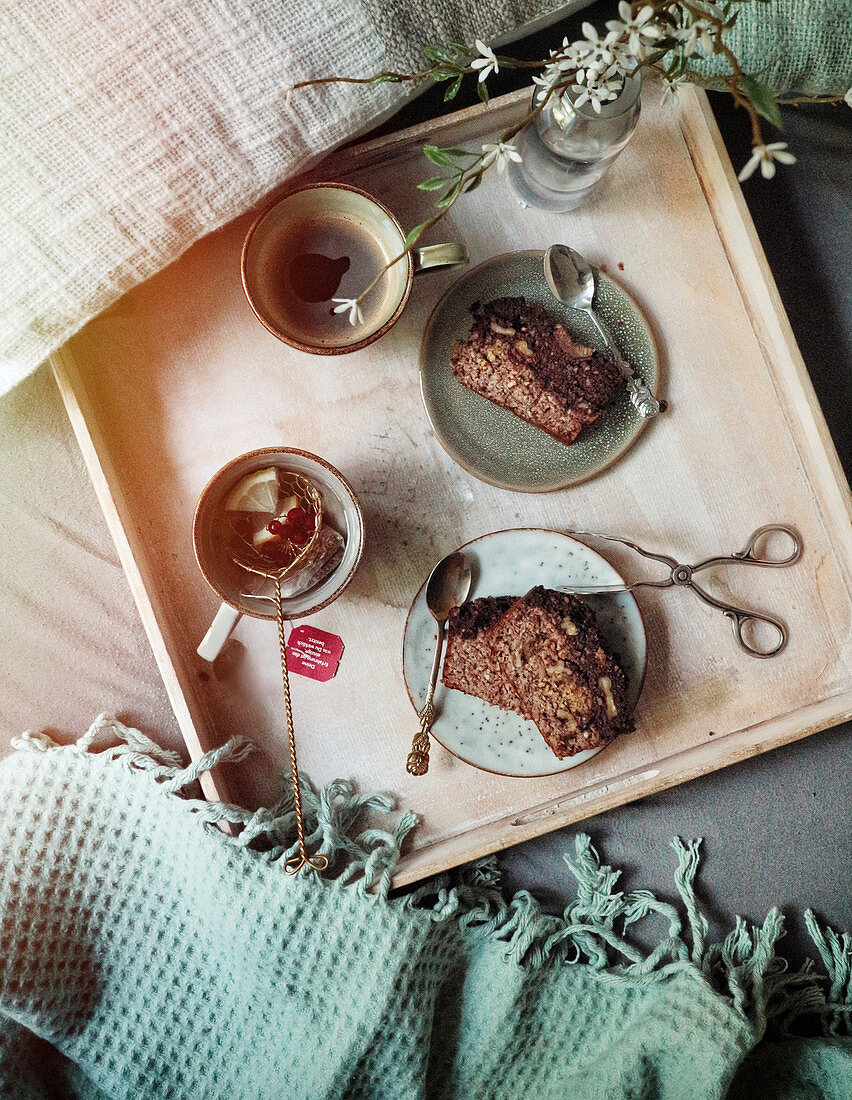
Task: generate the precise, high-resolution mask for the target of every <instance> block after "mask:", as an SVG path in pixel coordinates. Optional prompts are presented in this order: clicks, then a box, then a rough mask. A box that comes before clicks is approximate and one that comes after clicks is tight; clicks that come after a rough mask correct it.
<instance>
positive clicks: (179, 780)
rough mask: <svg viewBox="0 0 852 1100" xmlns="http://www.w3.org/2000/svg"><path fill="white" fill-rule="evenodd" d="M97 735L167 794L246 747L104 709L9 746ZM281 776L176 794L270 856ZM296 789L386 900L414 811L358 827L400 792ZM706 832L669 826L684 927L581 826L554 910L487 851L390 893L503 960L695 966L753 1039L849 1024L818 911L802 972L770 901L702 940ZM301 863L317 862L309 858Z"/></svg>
mask: <svg viewBox="0 0 852 1100" xmlns="http://www.w3.org/2000/svg"><path fill="white" fill-rule="evenodd" d="M102 735H106V736H109V737H111V738H114V739H116V740H117V742H118V743H117V744H115V745H111V746H110V747H108V748H105V749H102V750H100V751H98V752H97V753H95V754H94V755H95V756H96V757H98V758H100V759H103V760H105V761H116V762H119V763H121V764H123V765H125V766H126V767H128V768H131V769H133V770H135V771H140V772H145V773H147V774H148V776H149V777H150V778H151V779H152V780H153V781H154V782H156V783H157V785H158V786H159V787H160V788H161V789H162V790H163V791H165V792H169V793H174V794H178V793H179V792H181V791H182V790H184V788H186V787H188V786H189V785H190V784H192V783H193V782H194V781H195V780H196V779H198V777H199V776H200V775H201V774H202V773H203V772H205V771H208V770H210V769H211V768H214V767H215V766H216V765H217V764H221V763H225V762H238V761H240V760H243V759H245V757H246V756H248V755H249V753H251V752H252V751H253V747H254V746H253V744H252V742H251V741H249V740H248V738H245V737H233V738H231V739H230V740H229V741H228V742H227V743H226V744H225V745H223V746H222V747H221V748H218V749H214V750H212V751H211V752H208V753H205V754H204V755H203V756H202V757H201V758H200V759H199V760H197V761H195V762H194V763H193V764H190V765H189V766H188V767H184V766H183V763H182V760H181V758H180V756H179V755H178V754H177V753H174V752H170V751H168V750H165V749H162V748H160V746H158V745H157V744H156V743H155V742H154V741H152V740H151V739H150V738H148V737H146V736H145V734H143V733H141V732H140V731H139V730H136V729H132V728H128V727H127V726H124V725H123V724H122V723H121V722H119V721H118V720H117V719H116V718H115V717H114V716H113V715H111V714H101V715H100V716H99V717H98V718H97V719H96V720H95V721H94V723H93V724H92V726H91V727H90V729H89V730H88V731H87V732H86V733H85V734H84V735H83V736H82V737H81V738H80V739H79V740H78V741H77V742H75V743H74V744H71V745H58V744H57V743H56V742H55V741H53V740H52V739H51V738H50V737H48V736H47V735H46V734H41V733H38V734H33V733H25V734H23V735H22V736H21V737H20V738H17V739H16V740H15V741H13V743H12V744H13V747H14V748H16V749H18V750H24V751H32V752H75V753H91V752H93V745H94V742H95V740H96V739H97V738H99V737H100V736H102ZM283 787H284V793H283V794H282V797H281V799H280V800H279V801H278V802H277V803H276V804H275V805H274V806H270V807H262V808H260V809H257V810H254V811H250V810H245V809H243V808H242V807H241V806H236V805H229V804H226V803H210V802H206V801H203V800H199V799H189V798H185V799H183V800H182V803H183V805H185V807H186V808H187V810H188V811H189V812H190V813H192V814H193V815H194V817H195V818H196V819H197V820H198V821H199V822H202V823H204V824H216V823H218V822H222V821H227V822H229V823H231V824H232V825H234V826H237V827H238V828H239V832H238V833H237V835H234V836H226V835H225V834H221V838H222V842H223V843H227V844H234V845H237V846H240V847H248V846H249V845H252V846H253V848H254V849H257V848H258V847H259V846H260V845H261V843H262V848H261V851H259V852H257V854H258V855H262V856H263V858H265V859H268V860H270V861H276V860H279V859H282V858H283V859H286V858H287V857H288V856H290V855H292V854H293V853H295V851H296V849H297V845H296V842H295V837H296V819H295V812H294V808H293V794H292V790H290V789H289V788H288V786H287V784H283ZM302 800H303V806H304V811H305V818H306V833H307V834H308V844H309V847H310V848H311V850H312V851H315V852H321V853H322V854H323V855H325V856H327V857H328V859H329V864H330V866H331V868H332V872H333V873H335V874H336V877H335V878H334V879H333V881H330V882H329V883H328V885H333V886H346V885H350V884H351V885H352V887H353V888H354V889H357V890H359V891H361V892H363V893H365V894H367V893H369V894H371V895H372V896H374V897H375V898H376V899H377V900H379V899H381V900H385V901H388V900H389V899H388V894H389V891H390V888H391V879H392V876H393V873H394V870H395V868H396V865H397V862H398V860H399V858H400V853H401V848H402V844H403V841H404V840H405V838H406V837H407V836H408V834H409V833H410V832H411V831H412V829H414V827H415V826H416V825H417V822H418V819H417V817H416V815H415V814H413V813H411V812H406V813H404V814H402V816H401V817H400V818H399V820H398V821H397V822H396V824H395V825H394V826H393V828H391V829H380V828H377V827H375V826H374V825H373V826H369V827H367V828H363V829H361V831H358V828H359V825H360V824H361V823H362V819H363V818H364V817H365V816H366V815H368V814H370V815H373V816H374V815H376V814H381V815H385V814H388V813H390V812H391V811H392V810H393V809H394V801H393V799H392V798H390V797H388V796H386V795H379V794H359V793H357V792H356V791H355V789H354V786H353V784H352V783H350V782H348V781H347V780H343V779H335V780H333V781H332V782H330V783H327V784H326V785H325V786H324V787H323V788H322V789H321V790H320V791H319V792H318V793H317V792H316V791H314V789H313V788H312V787H311V785H310V783H309V782H307V781H306V780H303V784H302ZM700 844H701V841H700V840H691V841H688V842H684V841H682V840H681V839H680V838H677V837H676V838H675V839H674V840H673V841H672V847H673V849H674V851H675V853H676V856H677V867H676V869H675V873H674V879H675V884H676V886H677V890H678V893H679V894H680V897H681V900H682V902H683V908H684V910H685V913H686V921H687V924H686V929H684V924H683V919H682V915H681V911H680V909H679V908H678V907H676V906H674V905H671V904H669V903H668V902H664V901H659V900H658V899H657V898H656V897H655V896H654V895H653V894H652V893H650V892H649V891H647V890H634V891H630V892H627V893H625V892H623V891H618V890H616V885H617V883H618V880H619V878H620V877H621V872H620V871H618V870H614V869H613V868H611V867H608V866H606V864H603V863H602V862H601V860H600V857H599V855H598V853H597V851H596V850H595V848H594V847H593V845H592V842H591V839H590V838H589V837H588V836H587V835H585V834H580V835H578V836H577V837H576V838H575V851H574V854H573V856H572V855H569V854H566V855H565V857H564V858H565V862H566V863H567V865H568V868H569V870H570V871H571V874H572V875H573V876H574V878H575V879H576V883H577V890H576V898H575V900H574V901H573V902H572V903H571V904H570V905H569V906H568V907H567V908H566V909H565V910H564V912H563V914H562V916H561V917H558V916H554V915H550V914H546V913H543V912H542V910H541V906H540V905H539V903H538V902H537V901H536V899H535V898H534V897H533V896H532V895H531V894H529V893H528V892H527V891H523V890H522V891H520V892H518V893H517V894H515V896H514V897H513V898H511V899H507V898H506V897H505V895H504V892H503V888H502V882H501V875H500V870H499V866H498V863H497V859H496V857H494V856H489V857H486V858H485V859H481V860H478V861H477V862H476V863H473V864H470V865H468V866H467V867H462V868H459V869H457V870H455V871H452V872H450V873H448V874H444V875H440V876H438V877H436V878H434V879H432V880H430V881H429V882H427V883H425V884H423V885H421V886H419V887H418V888H417V889H415V890H413V891H412V892H410V893H408V894H406V895H403V896H401V897H398V898H394V899H390V902H389V903H390V904H398V905H401V906H403V907H405V908H406V909H409V910H412V911H418V912H422V913H424V914H426V915H427V916H428V917H429V918H430V919H431V920H433V921H436V922H449V921H455V922H456V923H457V925H458V927H459V929H460V930H461V931H463V932H465V933H468V934H475V935H479V936H483V937H487V938H488V939H490V940H491V941H492V942H494V943H499V944H501V945H503V950H504V953H505V955H506V957H507V958H508V959H511V960H513V961H515V962H517V963H518V964H523V965H524V966H528V967H540V966H542V965H544V964H545V963H547V962H549V961H550V962H563V963H569V964H574V963H585V964H587V965H588V966H590V967H591V969H592V971H593V972H594V973H595V974H596V976H597V977H598V978H599V980H601V981H605V982H618V983H626V984H630V985H639V984H644V983H647V982H649V981H659V980H665V978H666V977H667V976H668V975H670V974H671V973H673V972H674V971H676V970H686V971H689V972H692V973H694V974H695V975H696V976H699V975H700V976H701V977H702V978H703V979H704V980H706V981H707V982H708V983H709V984H710V985H711V987H712V988H713V989H715V990H716V991H717V992H718V993H720V994H722V995H724V996H726V997H727V998H729V1000H730V1001H731V1002H732V1003H733V1005H734V1006H735V1008H736V1009H737V1010H738V1011H739V1012H740V1013H741V1014H742V1015H743V1017H744V1018H745V1019H747V1020H748V1021H749V1022H750V1023H751V1024H752V1026H753V1027H754V1029H755V1033H756V1035H757V1036H758V1037H760V1036H762V1035H763V1034H765V1033H769V1034H771V1035H773V1036H775V1037H778V1038H783V1037H787V1036H790V1035H791V1034H793V1033H794V1032H793V1029H794V1027H795V1025H796V1023H797V1022H798V1021H799V1020H800V1019H801V1018H802V1017H809V1018H810V1019H811V1021H813V1019H817V1020H818V1021H819V1022H820V1025H821V1030H822V1031H823V1033H825V1034H827V1035H845V1034H850V1033H852V937H850V936H849V935H848V934H846V933H844V934H840V933H837V932H835V931H834V930H833V929H831V928H829V927H828V926H825V927H822V926H821V925H820V924H819V922H818V921H817V918H816V917H815V915H814V914H813V912H812V911H811V910H807V911H806V913H805V924H806V927H807V930H808V932H809V934H810V936H811V939H812V940H813V942H814V945H815V947H816V949H817V952H818V954H819V956H820V959H821V961H822V964H823V966H824V968H825V973H824V974H822V973H819V972H818V971H817V969H816V966H815V964H814V962H813V961H812V960H810V959H808V960H806V962H805V963H804V965H803V966H802V967H801V968H800V969H799V970H796V971H794V972H790V971H789V970H788V965H787V962H786V960H785V959H784V958H782V957H781V956H779V955H778V954H777V953H776V945H777V943H778V941H779V940H780V939H781V938H782V937H783V935H784V917H783V915H782V913H781V912H780V910H778V909H777V908H773V909H772V910H770V912H769V913H768V915H767V917H766V920H765V921H764V923H763V925H762V927H757V926H755V925H750V924H749V923H748V922H746V921H745V920H743V919H742V918H741V917H738V918H737V920H736V925H735V927H734V929H733V930H732V931H731V932H730V933H729V934H728V935H727V936H726V937H725V939H724V940H723V941H722V942H721V943H712V944H708V942H707V938H708V933H709V924H708V921H707V918H706V917H705V916H704V914H703V913H702V912H701V909H700V908H699V905H698V901H697V899H696V895H695V878H696V875H697V872H698V867H699V848H700ZM300 874H301V875H304V874H308V875H314V874H315V872H313V871H311V870H309V869H305V870H304V871H302V872H300ZM653 917H656V918H658V919H660V920H661V921H662V922H663V925H664V928H665V932H664V934H663V935H661V937H660V939H659V942H658V944H657V946H656V947H655V948H654V949H653V950H652V951H650V952H647V951H643V950H641V949H639V948H638V947H636V946H635V945H633V944H631V943H630V941H629V939H628V938H627V932H628V929H629V927H630V925H632V924H634V923H635V922H637V921H640V920H644V919H647V918H653ZM685 933H686V934H685ZM811 1026H812V1025H811Z"/></svg>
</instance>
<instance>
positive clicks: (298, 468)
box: [192, 447, 364, 661]
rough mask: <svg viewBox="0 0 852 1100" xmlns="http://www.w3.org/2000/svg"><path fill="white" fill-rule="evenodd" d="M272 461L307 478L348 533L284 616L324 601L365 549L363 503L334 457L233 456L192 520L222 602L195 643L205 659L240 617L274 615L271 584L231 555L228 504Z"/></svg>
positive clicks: (201, 561)
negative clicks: (322, 573) (327, 568)
mask: <svg viewBox="0 0 852 1100" xmlns="http://www.w3.org/2000/svg"><path fill="white" fill-rule="evenodd" d="M271 466H274V467H276V468H277V469H278V470H280V471H281V473H282V475H283V474H299V475H302V476H303V477H305V478H307V479H308V481H310V482H311V484H312V485H313V486H314V487H315V488H316V489H317V491H318V492H319V494H320V497H321V498H322V521H323V523H324V524H327V525H328V526H329V527H331V528H333V529H334V530H335V531H337V532H338V533H339V534H340V535H341V536H342V538H343V554H342V557H341V558H340V561H339V562H338V563H337V564H336V565H335V566H334V568H333V569H332V571H331V572H330V573H329V575H328V576H326V577H324V578H323V579H322V580H320V581H319V583H317V584H315V585H312V586H310V587H308V588H307V589H305V590H304V591H301V592H298V593H297V594H295V595H293V596H285V598H284V599H283V612H284V617H285V618H286V619H288V620H289V619H302V618H305V617H306V616H308V615H312V614H314V612H316V611H319V610H320V609H321V608H323V607H327V606H328V604H330V603H331V602H332V601H333V600H336V599H337V597H338V596H339V595H340V594H341V592H342V591H343V590H344V588H346V586H347V585H348V584H349V582H350V581H351V580H352V578H353V577H354V575H355V571H356V569H357V568H358V564H359V562H360V561H361V555H362V552H363V549H364V516H363V513H362V511H361V506H360V504H359V503H358V498H357V497H356V496H355V493H354V492H353V490H352V487H351V486H350V484H349V482H348V481H347V480H346V479H345V478H344V477H343V475H342V474H341V473H340V472H339V471H338V470H336V469H335V468H334V466H332V465H331V463H330V462H326V461H325V459H322V458H320V457H319V456H318V455H314V454H311V453H310V452H308V451H302V450H297V449H295V448H292V447H264V448H261V449H259V450H256V451H250V452H248V453H247V454H244V455H240V456H239V457H238V458H235V459H233V460H232V461H231V462H229V463H228V464H227V465H225V466H223V467H222V469H221V470H219V471H218V472H217V473H216V474H214V476H213V477H212V478H211V480H210V481H209V482H208V483H207V485H206V486H205V488H204V490H203V492H202V494H201V497H200V499H199V501H198V505H197V507H196V510H195V518H194V520H193V526H192V541H193V546H194V549H195V558H196V561H197V562H198V566H199V568H200V570H201V572H202V574H203V576H204V578H205V580H206V581H207V583H208V584H209V585H210V587H211V588H212V589H213V591H214V592H215V593H216V595H217V596H218V597H219V598H220V600H222V605H221V607H220V608H219V610H218V612H217V613H216V616H215V618H214V620H213V622H212V624H211V626H210V629H209V630H208V631H207V634H206V635H205V637H204V640H203V641H202V642H201V645H200V646H199V647H198V654H199V656H201V657H203V658H204V659H205V660H207V661H213V660H215V658H216V657H217V656H218V654H219V653H220V652H221V650H222V647H223V646H224V644H225V642H226V641H227V640H228V638H229V637H230V635H231V632H232V631H233V629H234V627H235V626H236V625H237V623H238V622H239V620H240V618H241V617H242V616H243V615H250V616H253V617H254V618H260V619H272V620H275V618H276V613H275V602H274V599H273V598H272V593H271V588H272V584H271V582H264V581H263V580H262V578H258V577H255V576H253V575H252V574H251V573H249V572H248V571H247V570H245V569H243V568H242V567H241V566H239V565H237V564H236V562H235V561H234V560H233V550H234V545H233V542H232V534H233V533H232V531H231V529H230V528H229V515H228V510H227V509H226V507H225V502H226V500H227V498H228V495H229V494H230V493H231V492H232V490H233V489H234V487H235V486H236V485H238V484H239V483H240V481H241V480H242V479H243V478H245V477H246V476H247V475H249V474H252V473H255V472H257V471H259V470H263V469H266V468H267V467H271ZM308 560H309V559H308ZM295 576H297V574H294V577H295ZM284 583H285V584H286V581H285V582H284ZM256 589H259V590H257V591H256ZM266 589H270V591H266Z"/></svg>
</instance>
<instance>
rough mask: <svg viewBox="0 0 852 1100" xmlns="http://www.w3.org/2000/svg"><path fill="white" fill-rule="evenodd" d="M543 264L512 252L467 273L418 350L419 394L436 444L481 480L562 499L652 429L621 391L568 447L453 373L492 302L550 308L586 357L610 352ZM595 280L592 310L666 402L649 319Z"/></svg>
mask: <svg viewBox="0 0 852 1100" xmlns="http://www.w3.org/2000/svg"><path fill="white" fill-rule="evenodd" d="M543 261H544V253H543V252H507V253H505V254H503V255H501V256H494V257H493V258H492V259H490V260H486V261H485V263H482V264H480V265H479V266H478V267H475V268H474V269H473V270H472V271H468V272H466V273H465V274H464V275H462V277H461V278H460V279H458V280H457V281H456V282H455V283H453V285H452V286H451V287H450V288H449V290H448V291H447V292H446V294H445V295H444V296H443V298H441V300H440V301H439V302H438V304H437V305H436V306H435V309H434V310H433V312H432V316H431V317H430V318H429V321H428V323H427V325H426V330H425V332H424V333H423V342H422V344H421V348H420V390H421V393H422V395H423V403H424V405H425V406H426V413H427V415H428V417H429V420H430V422H431V424H432V428H433V430H434V432H435V435H436V436H437V437H438V442H439V443H440V444H441V446H442V447H443V448H444V450H445V451H446V452H447V453H448V454H449V455H450V457H451V458H453V459H455V461H456V462H458V464H459V465H460V466H462V467H463V468H464V469H465V470H467V471H468V472H469V473H471V474H473V475H474V477H478V478H479V479H480V480H481V481H487V482H488V483H489V484H491V485H497V486H499V487H500V488H501V489H514V490H517V491H518V492H524V493H545V492H550V491H552V490H554V489H565V488H567V487H568V486H569V485H577V484H578V483H579V482H581V481H586V480H587V479H588V478H590V477H594V476H595V474H599V473H601V472H602V471H603V470H605V469H606V468H607V467H608V466H611V465H612V463H613V462H615V461H616V459H618V458H620V457H621V456H622V455H623V454H624V453H625V451H627V449H628V448H629V447H631V446H632V445H633V443H635V441H636V439H637V438H638V436H639V433H640V432H641V431H642V429H643V428H644V427H645V425H646V424H647V423H648V422H647V420H645V419H643V418H642V417H641V416H640V415H639V413H638V412H637V411H636V409H635V408H634V407H633V406H632V405H631V403H630V399H629V398H628V396H627V394H626V392H625V391H623V390H622V391H621V393H620V394H619V396H618V397H617V398H616V400H615V401H614V402H613V403H612V404H611V405H610V406H609V407H608V408H607V409H605V410H604V412H603V413H602V414H601V416H600V418H599V419H598V420H597V421H596V422H595V423H594V424H590V425H589V426H588V427H586V428H584V429H583V431H582V434H581V435H580V437H579V438H578V440H577V442H576V443H572V444H571V446H570V447H566V446H565V444H563V443H559V442H557V441H556V440H555V439H553V438H552V437H551V436H549V435H547V433H546V432H543V431H541V430H540V429H539V428H535V427H533V426H532V424H527V423H526V421H524V420H521V419H520V418H519V417H517V416H515V415H514V414H513V413H510V412H509V411H508V410H507V409H502V408H500V406H499V405H495V404H493V403H492V402H491V401H486V400H485V398H484V397H480V396H479V395H478V394H475V393H471V391H470V390H467V389H465V388H464V386H462V385H461V384H460V383H459V382H458V381H457V380H456V377H455V375H454V374H453V371H452V368H451V367H450V352H451V351H452V347H453V344H454V342H455V341H456V340H465V339H467V337H468V336H469V334H470V325H471V316H470V307H471V306H472V305H473V304H474V303H475V302H488V301H490V300H491V299H492V298H501V297H505V296H507V295H523V297H525V298H528V299H530V300H531V301H533V302H538V303H540V304H541V305H543V306H545V308H547V309H548V310H550V312H551V313H553V314H554V316H556V317H558V318H559V320H560V321H561V322H562V324H563V325H564V326H565V328H566V329H567V330H568V331H569V332H570V333H571V335H572V336H574V337H575V338H576V339H578V340H580V341H582V342H583V343H584V344H586V345H587V346H588V347H593V348H599V347H602V346H603V341H602V340H601V339H600V337H599V336H598V334H597V333H596V331H595V328H594V326H593V324H592V322H591V321H590V320H589V318H588V317H587V316H586V314H585V313H581V312H580V311H579V310H576V309H570V308H569V307H568V306H565V305H563V304H562V303H561V302H558V301H557V300H556V299H555V298H554V297H553V294H552V293H551V292H550V288H549V287H548V285H547V283H546V281H545V278H544V266H543ZM596 275H597V291H596V294H595V301H594V305H595V309H596V310H597V311H598V312H599V313H600V315H601V317H602V318H603V320H604V321H605V322H606V323H607V325H608V327H609V329H610V331H611V332H612V334H613V339H614V340H615V342H616V344H617V345H618V349H619V351H620V352H621V354H622V356H623V358H624V359H625V360H626V361H627V362H629V363H631V364H635V365H636V367H637V368H638V370H639V373H640V374H641V375H642V377H643V378H644V380H645V381H646V382H647V383H648V385H649V386H650V388H651V392H652V393H654V394H657V395H659V392H660V389H659V382H660V364H659V359H658V356H657V349H656V347H655V345H654V339H653V337H652V335H651V332H650V329H649V327H648V323H647V321H646V320H645V318H644V317H643V316H642V311H641V310H640V309H639V307H638V306H637V304H636V303H635V302H634V301H633V299H632V298H631V297H630V295H629V294H628V293H627V292H626V291H625V290H623V289H622V288H621V287H620V286H619V285H618V284H617V283H616V282H614V281H613V280H612V279H611V278H610V277H609V276H608V275H604V274H603V273H601V272H600V271H598V272H596Z"/></svg>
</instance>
